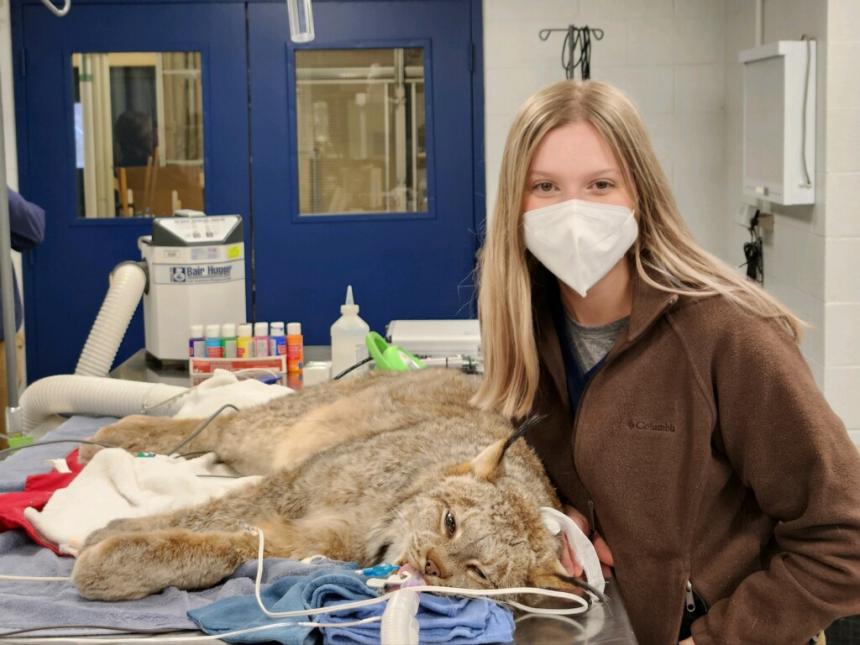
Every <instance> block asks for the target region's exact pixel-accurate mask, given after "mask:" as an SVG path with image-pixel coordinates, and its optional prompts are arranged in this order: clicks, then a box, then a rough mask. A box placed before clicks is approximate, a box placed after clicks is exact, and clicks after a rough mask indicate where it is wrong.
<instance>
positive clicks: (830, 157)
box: [824, 0, 860, 444]
mask: <svg viewBox="0 0 860 645" xmlns="http://www.w3.org/2000/svg"><path fill="white" fill-rule="evenodd" d="M827 11H828V16H827V41H828V42H827V57H828V68H827V112H826V120H827V154H826V159H827V160H826V170H827V186H826V189H825V190H826V194H825V200H826V211H827V215H826V219H827V222H826V227H825V230H826V235H827V242H826V248H825V277H824V281H825V294H826V298H827V335H826V339H827V340H826V343H827V352H826V355H827V359H828V360H827V363H826V372H825V393H826V394H827V397H828V399H829V400H830V402H831V404H832V405H833V408H834V409H835V410H836V412H837V413H838V414H839V415H840V416H841V417H842V419H843V420H844V421H845V425H846V426H847V427H848V429H849V431H851V432H852V433H853V434H852V436H853V437H854V441H855V443H858V444H860V396H858V394H860V348H858V345H860V340H858V335H860V199H858V197H860V153H858V149H860V77H858V74H857V60H858V56H860V29H858V26H860V2H857V0H828V2H827Z"/></svg>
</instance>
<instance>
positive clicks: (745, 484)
mask: <svg viewBox="0 0 860 645" xmlns="http://www.w3.org/2000/svg"><path fill="white" fill-rule="evenodd" d="M543 279H544V280H550V279H552V278H551V277H549V276H547V275H544V276H543ZM544 284H546V282H544ZM550 292H551V289H550V288H545V287H543V288H542V287H540V286H536V288H535V319H536V334H537V339H538V347H539V352H540V359H541V378H540V386H539V391H538V395H537V399H536V402H535V405H534V410H533V412H534V413H535V414H537V415H542V416H543V418H542V420H541V421H540V422H539V423H538V424H536V425H535V426H534V427H533V428H532V429H531V430H530V432H529V434H528V439H529V442H530V443H531V444H532V445H533V446H534V448H535V449H536V451H537V452H538V454H539V455H540V456H541V458H542V459H543V461H544V463H545V465H546V468H547V471H548V473H549V475H550V477H551V479H552V480H553V482H554V483H555V485H556V487H557V488H558V490H559V493H560V494H561V496H562V498H563V499H565V498H566V500H567V501H568V502H569V503H571V504H573V505H574V506H575V507H576V508H578V509H579V510H580V511H581V512H583V513H585V514H586V516H588V515H589V512H590V509H591V508H593V509H594V514H595V516H596V523H597V528H598V530H599V531H600V532H601V533H602V534H603V536H604V537H605V538H606V540H607V542H608V543H609V546H610V548H611V549H612V553H613V556H614V559H615V577H616V580H617V584H618V587H619V590H620V592H621V595H622V597H623V599H624V603H625V606H626V608H627V611H628V613H629V616H630V621H631V623H632V625H633V629H634V631H635V633H636V636H637V638H638V639H639V640H640V642H642V643H645V644H651V643H655V644H663V643H677V641H678V632H679V628H680V623H681V617H682V612H683V611H684V605H685V603H684V599H685V587H686V585H687V582H688V581H691V582H692V585H693V588H694V590H695V592H696V593H697V594H698V595H699V596H700V597H701V599H703V600H704V601H705V603H706V604H707V606H708V607H709V611H708V613H707V615H706V616H704V617H702V618H700V619H698V620H697V621H696V622H695V623H693V638H694V640H695V642H696V645H711V644H713V643H779V644H780V645H782V644H785V643H797V644H800V643H805V642H807V641H808V640H809V638H810V637H812V636H813V635H815V634H816V633H817V632H819V631H820V630H821V629H823V628H824V627H825V626H827V625H828V624H829V623H830V622H832V621H833V620H834V619H835V618H837V617H839V616H844V615H850V614H854V613H860V456H858V451H857V448H856V447H855V446H854V445H853V444H852V443H851V440H850V439H849V437H848V435H847V433H846V432H845V428H844V426H843V424H842V423H841V421H840V420H839V418H838V417H837V416H836V415H835V414H834V413H833V411H832V410H831V409H830V407H829V406H828V404H827V402H826V401H825V400H824V398H823V396H822V395H821V393H820V392H819V390H818V388H817V387H816V385H815V382H814V380H813V378H812V375H811V373H810V370H809V368H808V366H807V364H806V362H805V361H804V359H803V357H802V355H801V354H800V352H799V350H798V348H797V346H796V344H795V343H794V342H793V341H792V340H791V339H790V338H789V336H788V334H787V333H786V332H784V331H783V330H782V329H781V328H778V327H777V325H776V324H775V323H773V322H768V321H766V320H764V319H760V318H757V317H755V316H753V315H750V314H748V313H745V312H744V311H742V310H741V309H740V308H739V307H737V306H736V305H734V304H732V303H731V302H729V301H728V300H726V299H725V298H722V297H710V298H698V299H697V298H686V297H681V298H679V297H678V296H675V295H672V294H667V293H663V292H661V291H659V290H657V289H654V288H652V287H650V286H648V285H647V284H646V283H644V282H643V281H641V280H639V279H638V278H637V279H635V285H634V300H633V311H632V313H631V317H630V323H629V326H628V329H627V332H626V333H624V332H622V334H621V336H620V337H619V338H618V340H617V341H616V344H615V346H614V347H613V349H612V350H611V351H610V352H609V355H608V356H607V359H606V361H605V364H604V366H603V367H602V368H601V369H600V370H599V371H598V372H597V373H596V374H595V376H594V377H593V378H592V380H591V382H590V383H589V384H588V385H587V387H586V389H585V392H584V393H583V395H582V398H581V400H580V404H579V406H578V410H577V413H576V419H575V420H574V419H572V418H571V413H570V410H569V404H568V399H567V389H566V381H565V374H564V364H563V361H562V357H561V353H560V351H561V350H560V345H559V340H558V337H557V335H556V332H555V328H554V325H553V322H552V315H551V309H550V306H549V304H548V301H547V299H548V298H550V297H552V296H550V295H548V294H549V293H550Z"/></svg>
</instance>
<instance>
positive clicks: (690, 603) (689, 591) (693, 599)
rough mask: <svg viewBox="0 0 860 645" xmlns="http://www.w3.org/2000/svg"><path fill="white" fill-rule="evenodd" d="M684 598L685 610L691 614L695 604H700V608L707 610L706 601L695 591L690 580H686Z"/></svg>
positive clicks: (694, 609)
mask: <svg viewBox="0 0 860 645" xmlns="http://www.w3.org/2000/svg"><path fill="white" fill-rule="evenodd" d="M685 598H686V601H685V604H686V607H687V611H688V612H690V613H691V614H692V613H694V612H695V611H696V606H697V605H701V606H702V609H704V610H705V611H708V603H707V602H705V599H704V598H702V596H701V594H698V593H696V590H695V589H694V588H693V583H692V581H690V580H687V584H686V586H685Z"/></svg>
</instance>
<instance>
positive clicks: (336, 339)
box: [331, 285, 370, 377]
mask: <svg viewBox="0 0 860 645" xmlns="http://www.w3.org/2000/svg"><path fill="white" fill-rule="evenodd" d="M340 313H341V316H340V318H338V319H337V320H336V321H335V323H334V324H333V325H332V326H331V375H332V377H335V376H337V375H338V374H340V373H341V372H343V371H344V370H345V369H347V368H348V367H352V366H353V365H355V364H356V363H357V362H359V361H360V360H362V359H363V358H365V357H366V356H367V345H366V344H365V338H366V337H367V334H369V333H370V327H369V326H368V324H367V323H366V322H364V321H363V320H362V319H361V318H360V317H359V315H358V305H357V304H355V302H354V301H353V299H352V285H349V286H348V287H347V288H346V301H345V302H344V303H343V304H342V305H341V307H340ZM359 371H360V370H355V371H354V372H351V374H352V373H357V372H359Z"/></svg>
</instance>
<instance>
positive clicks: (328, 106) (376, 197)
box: [295, 47, 428, 216]
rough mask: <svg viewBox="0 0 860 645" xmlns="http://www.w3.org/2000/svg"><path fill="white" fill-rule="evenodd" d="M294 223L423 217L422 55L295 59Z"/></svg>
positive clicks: (310, 54) (376, 52) (329, 53)
mask: <svg viewBox="0 0 860 645" xmlns="http://www.w3.org/2000/svg"><path fill="white" fill-rule="evenodd" d="M295 62H296V64H295V69H296V119H297V121H298V124H297V132H298V187H299V214H300V215H301V216H317V215H336V214H346V213H349V214H355V213H360V214H373V213H423V212H426V211H427V204H428V187H427V152H426V146H425V108H424V100H425V98H424V50H423V49H422V48H420V47H414V48H392V49H329V50H324V49H306V50H297V51H296V52H295Z"/></svg>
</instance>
